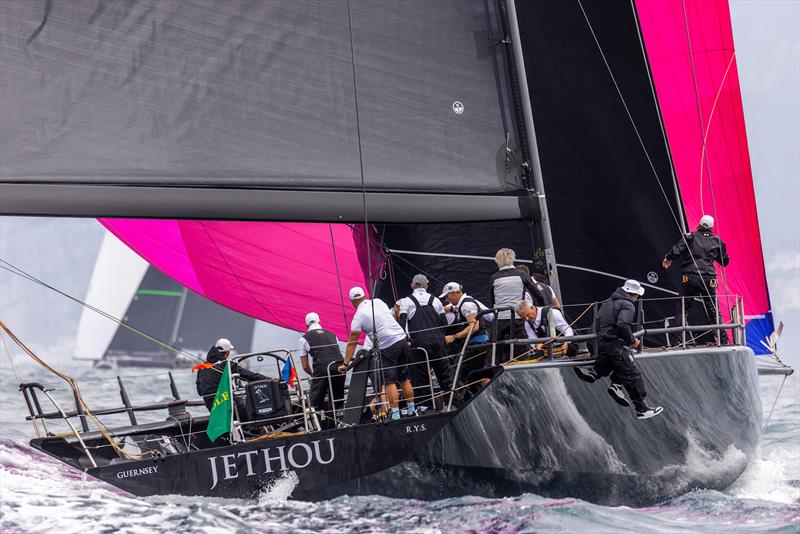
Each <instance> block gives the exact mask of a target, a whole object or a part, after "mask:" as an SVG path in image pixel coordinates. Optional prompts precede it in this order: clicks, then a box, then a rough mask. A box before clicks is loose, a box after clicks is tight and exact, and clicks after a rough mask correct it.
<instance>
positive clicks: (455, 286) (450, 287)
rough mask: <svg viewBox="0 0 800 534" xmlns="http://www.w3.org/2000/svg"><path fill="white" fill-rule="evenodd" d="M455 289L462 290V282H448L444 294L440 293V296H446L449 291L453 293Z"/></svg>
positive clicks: (443, 290)
mask: <svg viewBox="0 0 800 534" xmlns="http://www.w3.org/2000/svg"><path fill="white" fill-rule="evenodd" d="M453 291H461V284H459V283H458V282H447V283H446V284H445V285H444V288H443V289H442V294H441V295H439V298H442V297H444V296H445V295H447V294H448V293H452V292H453Z"/></svg>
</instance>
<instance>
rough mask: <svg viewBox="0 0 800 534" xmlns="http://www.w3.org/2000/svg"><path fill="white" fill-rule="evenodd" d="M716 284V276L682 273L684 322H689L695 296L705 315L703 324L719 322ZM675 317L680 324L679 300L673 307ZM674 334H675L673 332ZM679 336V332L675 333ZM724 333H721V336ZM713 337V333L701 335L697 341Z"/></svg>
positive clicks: (708, 339)
mask: <svg viewBox="0 0 800 534" xmlns="http://www.w3.org/2000/svg"><path fill="white" fill-rule="evenodd" d="M717 286H718V281H717V277H716V276H700V275H698V274H684V275H683V276H682V277H681V296H682V297H685V298H684V301H685V305H684V307H685V312H686V324H690V320H689V317H690V315H689V312H690V311H691V310H692V308H694V305H695V304H696V302H695V298H699V299H700V301H701V303H702V304H701V305H702V308H703V312H704V315H705V321H706V322H705V323H703V324H717V323H718V322H719V319H720V317H719V309H718V307H717ZM675 317H676V318H677V321H678V325H680V324H681V302H680V300H679V301H678V304H677V305H676V308H675ZM673 335H676V334H673ZM677 335H678V336H680V334H677ZM724 337H725V334H724V333H723V338H724ZM706 338H707V339H706ZM713 338H714V334H713V333H709V334H707V335H703V336H701V337H700V338H696V339H698V341H711V340H712V339H713Z"/></svg>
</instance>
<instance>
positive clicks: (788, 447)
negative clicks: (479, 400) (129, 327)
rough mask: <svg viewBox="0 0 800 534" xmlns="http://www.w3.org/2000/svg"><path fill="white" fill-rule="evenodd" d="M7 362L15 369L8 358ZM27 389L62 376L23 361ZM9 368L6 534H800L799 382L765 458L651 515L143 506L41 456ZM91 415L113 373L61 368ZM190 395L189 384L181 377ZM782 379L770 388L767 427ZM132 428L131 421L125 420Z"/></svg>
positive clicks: (354, 506) (286, 494)
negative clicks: (720, 487) (720, 485)
mask: <svg viewBox="0 0 800 534" xmlns="http://www.w3.org/2000/svg"><path fill="white" fill-rule="evenodd" d="M4 360H5V358H4ZM17 362H18V363H17V372H18V373H19V375H20V376H21V377H22V378H23V380H28V381H30V380H39V381H41V382H46V383H49V384H53V386H54V387H56V388H57V389H56V391H55V395H57V397H58V398H61V399H64V400H65V402H68V401H67V399H68V397H67V396H66V394H67V390H66V389H65V388H64V386H63V385H62V384H58V383H57V381H55V380H53V377H52V375H48V374H45V373H42V371H41V370H40V369H39V368H37V367H35V366H33V365H30V364H28V362H23V361H20V358H17ZM3 363H4V364H5V365H3V366H2V367H0V500H1V501H2V502H0V531H2V532H45V531H58V532H131V533H138V532H220V533H222V532H314V533H319V532H343V531H356V532H426V533H427V532H487V531H488V532H498V533H501V532H503V533H504V532H509V533H510V532H515V533H516V532H800V387H799V386H800V381H798V377H797V376H792V377H790V378H789V379H788V380H787V381H786V383H785V385H784V388H783V392H782V394H781V396H780V398H779V400H778V403H777V406H776V408H775V411H774V414H773V415H772V418H771V420H770V423H769V426H768V428H767V430H766V432H765V433H764V435H763V438H762V445H761V451H760V459H758V460H757V461H755V462H753V463H751V465H750V466H749V467H748V469H747V470H746V471H745V472H744V473H743V474H742V476H741V477H740V478H739V479H738V480H737V481H736V482H735V483H734V484H733V485H732V486H731V487H729V488H728V489H726V490H725V491H723V492H719V491H708V490H699V489H698V490H695V491H692V492H690V493H687V494H685V495H683V496H681V497H678V498H675V499H672V500H669V501H666V502H663V503H660V504H659V505H657V506H651V507H647V508H629V507H608V506H599V505H596V504H592V503H589V502H585V501H581V500H579V499H548V498H545V497H541V496H538V495H532V494H525V495H520V496H518V497H514V498H505V499H485V498H480V497H460V498H452V499H445V500H440V501H433V502H427V501H416V500H402V499H389V498H385V497H379V496H367V497H349V496H344V497H339V498H336V499H332V500H329V501H322V502H312V503H309V502H298V501H293V500H291V498H290V497H291V494H292V490H293V489H294V486H295V484H296V479H293V477H292V475H291V474H290V475H288V476H286V477H285V478H283V479H281V480H279V481H278V482H277V483H276V484H275V485H274V486H273V487H272V488H270V489H269V490H268V491H267V492H265V493H264V494H262V495H261V496H260V497H259V499H258V500H257V501H242V500H226V499H208V498H200V497H183V496H166V497H148V498H140V497H134V496H131V495H129V494H126V493H124V492H122V491H120V490H117V489H115V488H114V487H112V486H109V485H107V484H105V483H102V482H99V481H97V480H94V479H91V478H87V477H85V476H83V475H82V474H81V473H79V472H77V471H75V470H73V469H71V468H68V467H67V466H65V465H63V464H61V463H60V462H57V461H55V460H53V459H51V458H49V457H47V456H46V455H43V454H41V453H39V452H37V451H35V450H33V449H31V448H30V447H29V446H28V445H27V442H28V440H29V439H30V438H31V437H32V436H33V430H32V427H31V425H30V423H28V422H26V421H25V420H24V416H25V414H26V409H25V407H24V404H23V402H22V400H21V398H20V395H19V393H18V392H17V390H16V385H15V379H14V374H13V373H12V371H11V370H10V369H9V366H8V363H7V362H6V361H4V362H3ZM62 367H63V370H65V371H66V372H67V373H68V374H70V375H71V376H74V377H75V378H77V379H78V380H79V382H80V383H81V387H82V391H83V394H84V396H85V397H86V398H87V400H88V401H89V403H90V405H93V406H101V407H105V406H111V405H118V404H119V397H118V392H117V391H118V390H117V386H116V383H115V381H114V378H113V377H114V375H115V373H114V372H113V371H98V370H94V369H91V368H90V367H89V366H88V365H81V364H77V363H73V362H69V363H66V364H63V365H62ZM125 374H126V375H136V376H135V378H131V379H129V380H128V381H127V382H126V387H127V389H128V393H129V395H130V396H131V398H132V399H133V401H134V403H136V402H137V401H138V402H145V401H150V400H159V399H161V400H166V399H167V398H168V397H169V389H168V382H167V377H166V376H165V375H163V374H158V373H153V372H146V371H136V370H133V371H127V372H126V373H125ZM176 380H177V382H178V385H179V389H180V390H181V391H182V392H185V395H184V396H189V395H188V394H189V393H191V392H192V391H193V388H192V383H191V380H192V378H191V375H190V374H188V373H186V372H179V373H177V374H176ZM781 380H782V377H774V376H773V377H762V378H761V396H762V401H763V404H764V416H765V418H766V416H767V415H768V413H769V411H770V408H771V406H772V403H773V401H774V400H775V396H776V393H777V390H778V387H779V386H780V383H781ZM120 423H124V419H123V420H120Z"/></svg>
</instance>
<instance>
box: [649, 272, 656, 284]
mask: <svg viewBox="0 0 800 534" xmlns="http://www.w3.org/2000/svg"><path fill="white" fill-rule="evenodd" d="M647 281H648V282H650V283H651V284H655V283H656V282H658V273H657V272H655V271H650V272H649V273H647Z"/></svg>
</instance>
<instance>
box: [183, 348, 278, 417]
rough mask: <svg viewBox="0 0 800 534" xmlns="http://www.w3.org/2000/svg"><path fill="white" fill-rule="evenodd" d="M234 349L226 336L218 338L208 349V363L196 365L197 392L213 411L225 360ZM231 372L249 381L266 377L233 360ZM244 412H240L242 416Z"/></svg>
mask: <svg viewBox="0 0 800 534" xmlns="http://www.w3.org/2000/svg"><path fill="white" fill-rule="evenodd" d="M232 350H233V344H232V343H231V342H230V341H228V340H227V339H225V338H221V339H218V340H217V342H216V343H214V345H213V346H212V347H211V348H210V349H209V350H208V355H207V356H206V363H203V364H200V365H196V366H195V367H194V369H196V370H197V382H196V385H197V394H198V395H200V396H201V397H202V398H203V402H204V403H205V404H206V408H208V410H209V411H211V405H212V404H213V403H214V397H215V396H216V394H217V389H218V388H219V381H220V378H222V372H223V371H224V370H225V362H226V361H228V356H229V355H230V353H231V351H232ZM230 374H231V375H234V374H238V375H239V378H240V379H242V380H245V381H247V382H252V381H255V380H264V379H265V378H266V377H265V376H264V375H262V374H259V373H254V372H252V371H248V370H247V369H245V368H244V367H239V364H238V363H236V362H231V368H230ZM243 415H244V413H243V412H242V413H240V417H241V416H243Z"/></svg>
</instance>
